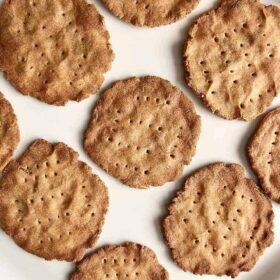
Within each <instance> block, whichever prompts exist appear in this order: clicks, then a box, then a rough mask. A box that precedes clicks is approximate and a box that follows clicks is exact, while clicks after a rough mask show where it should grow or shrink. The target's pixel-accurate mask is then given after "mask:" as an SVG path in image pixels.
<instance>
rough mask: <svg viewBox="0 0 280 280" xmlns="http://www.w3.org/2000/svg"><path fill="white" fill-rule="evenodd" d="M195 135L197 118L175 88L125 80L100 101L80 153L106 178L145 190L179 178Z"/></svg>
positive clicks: (153, 81)
mask: <svg viewBox="0 0 280 280" xmlns="http://www.w3.org/2000/svg"><path fill="white" fill-rule="evenodd" d="M199 134H200V117H199V116H198V115H197V114H196V112H195V109H194V106H193V104H192V103H191V101H190V100H189V99H188V98H187V97H186V96H184V94H183V93H182V92H181V91H180V90H179V89H178V88H176V87H174V86H173V85H172V84H171V83H170V82H168V81H166V80H163V79H161V78H158V77H150V76H148V77H143V78H130V79H128V80H123V81H118V82H116V83H115V84H114V85H113V86H112V87H111V88H109V89H108V90H106V91H105V92H104V94H103V95H102V97H101V100H100V101H99V102H98V104H97V106H96V107H95V108H94V110H93V114H92V119H91V121H90V124H89V127H88V129H87V131H86V134H85V140H84V147H85V150H86V152H87V153H88V155H89V156H90V157H91V159H92V160H93V161H95V162H96V163H97V164H98V165H100V166H101V167H102V168H103V169H104V170H105V171H107V172H108V173H109V174H111V175H113V176H115V177H116V178H118V179H120V180H121V181H122V182H124V183H125V184H127V185H129V186H131V187H136V188H147V187H149V186H160V185H163V184H164V183H166V182H168V181H173V180H175V179H176V178H178V176H180V175H181V174H182V171H183V167H184V165H187V164H188V163H189V162H190V161H191V158H192V156H193V155H194V153H195V148H196V143H197V141H198V138H199Z"/></svg>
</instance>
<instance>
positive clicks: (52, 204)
mask: <svg viewBox="0 0 280 280" xmlns="http://www.w3.org/2000/svg"><path fill="white" fill-rule="evenodd" d="M107 208H108V192H107V188H106V187H105V186H104V184H103V182H102V181H101V180H100V179H99V177H98V176H96V175H93V174H92V172H91V168H90V167H89V166H88V165H86V164H85V163H84V162H82V161H79V160H78V153H76V152H75V151H74V150H72V149H71V148H69V147H68V146H66V145H65V144H63V143H56V144H50V143H49V142H47V141H45V140H36V141H35V142H33V143H32V144H31V145H30V147H29V148H28V149H27V150H26V152H25V153H24V154H23V155H22V156H21V157H20V158H19V159H18V160H17V161H11V162H10V163H9V164H8V165H7V167H6V168H5V170H4V173H3V178H2V180H1V183H0V226H1V228H2V229H3V230H4V231H5V232H6V233H7V234H8V235H10V236H11V237H12V238H13V239H14V240H15V242H16V243H17V244H18V245H19V246H20V247H22V248H23V249H24V250H26V251H27V252H29V253H32V254H35V255H37V256H39V257H42V258H45V259H46V260H52V259H58V260H65V261H78V260H80V259H81V258H82V257H83V256H84V253H85V250H86V249H87V248H91V247H94V245H95V243H96V241H97V239H98V236H99V234H100V232H101V228H102V226H103V223H104V218H105V214H106V212H107Z"/></svg>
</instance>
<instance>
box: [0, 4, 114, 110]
mask: <svg viewBox="0 0 280 280" xmlns="http://www.w3.org/2000/svg"><path fill="white" fill-rule="evenodd" d="M113 58H114V54H113V52H112V49H111V46H110V44H109V33H108V32H107V30H106V28H105V25H104V20H103V17H102V16H101V15H100V14H99V13H98V11H97V9H96V8H95V6H94V5H93V4H92V5H90V4H88V3H87V2H86V1H85V0H67V1H65V0H40V1H38V0H34V1H29V0H5V1H4V4H3V6H2V8H1V10H0V68H1V69H2V70H3V71H4V74H5V76H6V78H7V79H8V80H9V81H11V83H12V84H13V85H14V86H15V87H16V88H17V89H18V90H19V91H20V92H21V93H23V94H24V95H30V96H33V97H36V98H38V99H39V100H41V101H43V102H46V103H49V104H54V105H64V104H65V103H67V102H68V101H69V100H74V101H80V100H82V99H84V98H86V97H88V96H89V95H90V94H92V93H95V92H96V91H97V90H98V89H99V88H100V86H101V84H102V83H103V79H104V77H103V74H104V73H105V72H106V71H108V70H109V69H110V68H111V63H112V61H113Z"/></svg>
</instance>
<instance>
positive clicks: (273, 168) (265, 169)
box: [248, 108, 280, 203]
mask: <svg viewBox="0 0 280 280" xmlns="http://www.w3.org/2000/svg"><path fill="white" fill-rule="evenodd" d="M279 133H280V108H277V109H275V110H273V111H272V112H270V113H268V114H267V115H266V116H265V117H264V118H263V120H262V121H261V122H260V124H259V127H258V128H257V130H256V131H255V133H254V134H253V136H252V138H251V141H250V143H249V145H248V156H249V159H250V162H251V166H252V168H253V170H254V172H255V173H256V175H257V176H258V178H259V180H260V184H261V186H262V189H263V190H264V191H265V193H266V194H267V195H268V196H269V197H270V198H271V199H273V200H275V201H276V202H278V203H280V175H279V171H280V168H279V166H280V159H279V153H280V143H279V136H278V135H279Z"/></svg>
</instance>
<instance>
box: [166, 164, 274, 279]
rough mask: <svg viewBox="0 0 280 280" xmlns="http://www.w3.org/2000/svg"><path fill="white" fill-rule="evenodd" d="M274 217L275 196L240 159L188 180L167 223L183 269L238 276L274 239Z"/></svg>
mask: <svg viewBox="0 0 280 280" xmlns="http://www.w3.org/2000/svg"><path fill="white" fill-rule="evenodd" d="M273 217H274V214H273V210H272V205H271V203H270V201H269V200H268V199H267V198H266V197H265V196H264V195H263V194H262V193H261V192H259V190H258V187H257V185H256V184H255V183H254V181H253V180H249V179H247V178H246V177H245V172H244V169H243V168H242V167H241V166H240V165H237V164H224V163H216V164H212V165H209V166H207V167H205V168H202V169H200V170H198V171H197V172H195V173H194V174H193V175H191V176H190V177H189V178H188V179H187V180H186V183H185V187H184V189H183V190H182V191H181V192H179V193H178V194H177V196H176V198H175V199H174V200H173V202H172V203H171V205H170V206H169V214H168V216H167V217H166V218H165V220H164V222H163V227H164V233H165V237H166V240H167V242H168V245H169V247H170V248H171V251H172V256H173V259H174V260H175V262H176V263H177V264H178V265H179V266H180V267H181V268H182V269H183V270H185V271H191V272H193V273H195V274H215V275H218V276H222V275H228V276H232V277H235V276H237V275H238V274H239V273H240V272H242V271H249V270H251V269H252V268H253V266H254V265H255V263H256V262H257V260H258V258H259V256H260V255H262V254H263V251H264V250H265V248H266V247H268V246H270V245H271V244H272V242H273V238H274V234H273V231H272V227H273Z"/></svg>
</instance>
